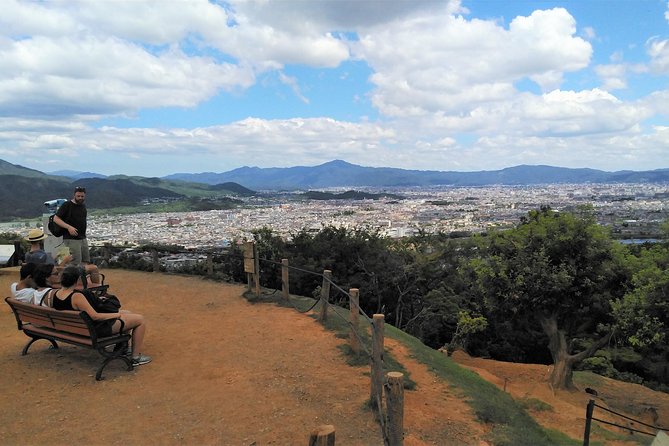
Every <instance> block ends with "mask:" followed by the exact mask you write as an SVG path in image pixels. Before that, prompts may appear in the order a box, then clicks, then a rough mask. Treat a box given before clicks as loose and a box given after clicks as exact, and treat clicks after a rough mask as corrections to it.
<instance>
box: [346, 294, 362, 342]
mask: <svg viewBox="0 0 669 446" xmlns="http://www.w3.org/2000/svg"><path fill="white" fill-rule="evenodd" d="M359 293H360V290H359V289H358V288H351V289H350V290H348V294H349V296H350V298H349V305H348V306H349V309H350V312H351V313H350V315H351V319H350V320H351V333H350V336H349V343H350V345H351V351H353V353H355V354H356V355H357V354H358V353H360V341H359V340H358V334H357V333H358V315H359V314H360V297H359Z"/></svg>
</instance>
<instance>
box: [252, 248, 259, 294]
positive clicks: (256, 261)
mask: <svg viewBox="0 0 669 446" xmlns="http://www.w3.org/2000/svg"><path fill="white" fill-rule="evenodd" d="M253 269H254V270H255V274H254V276H253V277H254V278H255V286H256V297H260V259H259V258H258V245H257V244H256V243H253Z"/></svg>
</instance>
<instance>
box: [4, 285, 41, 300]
mask: <svg viewBox="0 0 669 446" xmlns="http://www.w3.org/2000/svg"><path fill="white" fill-rule="evenodd" d="M17 285H18V283H17V282H14V283H13V284H12V285H11V286H10V289H11V290H12V296H14V299H16V300H20V301H21V302H26V303H29V304H31V303H33V297H34V296H35V288H22V289H20V290H17V289H16V287H17Z"/></svg>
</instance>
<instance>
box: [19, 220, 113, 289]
mask: <svg viewBox="0 0 669 446" xmlns="http://www.w3.org/2000/svg"><path fill="white" fill-rule="evenodd" d="M47 237H49V235H48V234H45V233H44V231H42V230H41V229H37V228H35V229H31V230H30V231H28V235H27V236H26V237H25V239H26V240H28V241H29V242H30V251H28V252H27V253H26V255H25V257H24V258H25V262H26V263H35V264H37V265H41V264H49V265H55V266H56V268H58V271H60V270H61V269H62V268H63V267H64V266H66V265H67V264H68V263H70V262H71V261H72V259H73V258H74V257H72V255H71V254H68V255H66V256H64V257H63V258H58V259H54V258H53V256H52V255H51V254H50V253H48V252H46V251H44V247H43V246H42V244H43V243H44V240H46V239H47ZM84 267H85V268H86V275H87V276H88V283H87V287H96V286H100V285H102V281H101V276H100V270H99V269H98V267H97V265H95V264H94V263H87V264H86V265H85V266H84Z"/></svg>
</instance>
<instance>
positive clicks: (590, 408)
mask: <svg viewBox="0 0 669 446" xmlns="http://www.w3.org/2000/svg"><path fill="white" fill-rule="evenodd" d="M595 408H599V409H601V410H603V411H604V412H607V413H610V414H613V415H614V416H616V417H618V418H621V419H623V420H627V421H628V424H627V425H622V424H618V423H615V422H612V421H608V420H604V419H601V418H596V417H595V416H594V412H595ZM593 421H597V422H599V423H602V424H606V425H608V426H614V427H618V428H620V429H623V430H625V431H627V432H629V433H630V434H634V433H638V434H642V435H648V436H651V437H654V436H656V435H657V433H658V432H659V431H669V429H667V428H665V427H660V426H655V425H652V424H648V423H645V422H643V421H641V420H637V419H634V418H632V417H629V416H627V415H624V414H622V413H619V412H616V411H615V410H611V409H609V408H607V407H604V406H600V405H599V404H597V403H596V402H595V400H590V401H588V405H587V407H586V409H585V431H584V433H583V446H589V445H590V429H591V427H592V422H593ZM635 425H640V426H644V427H646V428H650V429H652V430H654V432H648V429H645V430H642V429H641V428H639V429H637V428H636V427H633V426H635Z"/></svg>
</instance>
